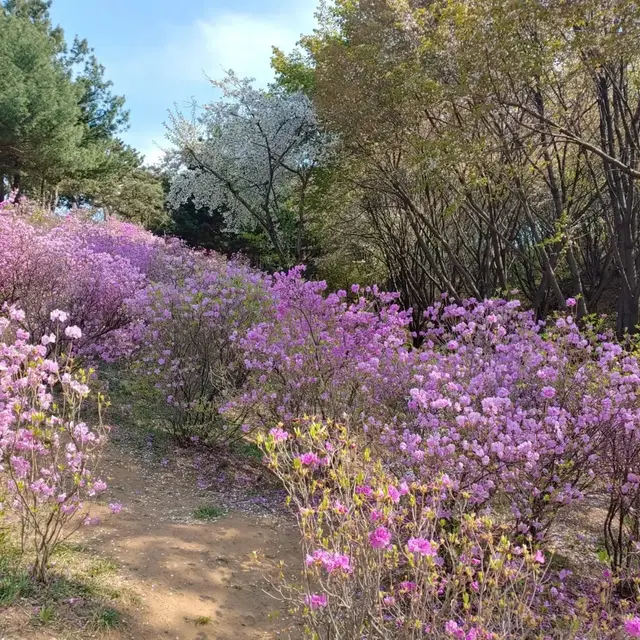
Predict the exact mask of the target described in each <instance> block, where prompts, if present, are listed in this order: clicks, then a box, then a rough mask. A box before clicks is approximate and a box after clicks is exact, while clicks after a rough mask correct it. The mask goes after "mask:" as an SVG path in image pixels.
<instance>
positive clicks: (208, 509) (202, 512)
mask: <svg viewBox="0 0 640 640" xmlns="http://www.w3.org/2000/svg"><path fill="white" fill-rule="evenodd" d="M226 513H227V510H226V509H224V508H223V507H216V506H215V505H207V506H203V507H198V508H197V509H196V510H195V511H194V512H193V517H194V518H195V519H196V520H204V521H208V520H215V519H216V518H221V517H222V516H224V515H225V514H226Z"/></svg>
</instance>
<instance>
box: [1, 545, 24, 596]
mask: <svg viewBox="0 0 640 640" xmlns="http://www.w3.org/2000/svg"><path fill="white" fill-rule="evenodd" d="M0 553H1V551H0ZM31 591H32V585H31V580H30V579H29V574H28V573H27V572H26V571H20V570H18V571H14V572H10V573H7V574H5V575H3V576H2V578H0V607H8V606H10V605H12V604H13V603H14V602H15V601H16V600H18V599H19V598H25V597H26V596H28V595H29V594H30V593H31Z"/></svg>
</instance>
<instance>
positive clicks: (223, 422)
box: [130, 258, 268, 444]
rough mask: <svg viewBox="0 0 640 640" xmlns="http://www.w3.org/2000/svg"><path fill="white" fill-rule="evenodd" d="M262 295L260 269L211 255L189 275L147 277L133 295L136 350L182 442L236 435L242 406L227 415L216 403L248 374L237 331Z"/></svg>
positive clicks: (261, 304) (257, 310)
mask: <svg viewBox="0 0 640 640" xmlns="http://www.w3.org/2000/svg"><path fill="white" fill-rule="evenodd" d="M178 276H179V274H178ZM267 303H268V297H267V291H266V286H265V281H264V277H263V276H262V275H261V274H259V273H257V272H254V271H251V270H250V269H248V268H246V267H244V266H242V265H241V264H238V263H236V262H227V261H225V260H222V259H214V258H210V259H208V260H205V259H201V260H199V261H196V260H194V261H193V263H192V269H191V271H190V273H189V274H188V275H186V276H184V277H176V278H175V281H166V282H158V283H154V284H150V285H149V286H148V287H146V288H145V289H143V290H141V291H139V292H138V294H137V295H136V296H135V298H133V299H132V301H131V303H130V304H131V307H132V309H133V310H135V313H137V314H138V316H139V317H140V318H141V319H142V322H143V327H144V329H143V331H142V333H141V336H140V341H139V345H140V348H139V351H138V353H137V357H138V359H139V361H140V363H141V366H142V369H143V371H144V372H145V373H146V374H147V375H149V376H150V379H151V380H152V381H153V383H154V385H155V386H156V387H157V388H158V389H160V390H161V392H162V393H163V395H164V396H165V397H166V402H167V405H168V415H169V420H170V424H171V428H172V431H173V433H174V435H175V436H176V438H177V439H178V440H179V441H180V442H182V443H186V442H189V441H190V440H198V441H202V442H207V443H208V444H219V443H223V442H226V443H230V442H233V441H235V440H237V439H238V438H241V437H242V435H243V430H242V427H243V426H245V424H246V423H245V422H244V421H243V419H242V418H243V414H242V413H236V414H235V415H234V416H227V418H226V419H225V418H223V416H222V415H221V414H220V408H221V406H222V405H223V404H225V403H226V402H228V401H229V398H230V396H231V395H232V394H233V393H235V392H237V390H238V389H239V388H240V387H241V386H242V385H243V383H244V381H245V377H246V369H245V364H244V356H243V353H242V351H241V350H240V348H239V347H238V343H237V336H238V335H239V334H242V333H244V332H245V331H247V330H248V328H249V327H250V326H252V324H253V323H255V322H256V321H258V320H259V318H260V317H261V316H262V314H263V313H265V311H266V307H267ZM245 431H246V427H245Z"/></svg>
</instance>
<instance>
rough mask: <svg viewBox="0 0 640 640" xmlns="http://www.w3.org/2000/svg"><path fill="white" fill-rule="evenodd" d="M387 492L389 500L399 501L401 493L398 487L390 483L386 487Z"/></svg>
mask: <svg viewBox="0 0 640 640" xmlns="http://www.w3.org/2000/svg"><path fill="white" fill-rule="evenodd" d="M387 493H388V494H389V498H390V499H391V502H393V503H398V502H400V496H401V495H402V494H401V492H400V491H398V489H396V488H395V487H394V486H393V485H392V484H390V485H389V487H388V488H387Z"/></svg>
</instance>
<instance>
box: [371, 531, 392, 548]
mask: <svg viewBox="0 0 640 640" xmlns="http://www.w3.org/2000/svg"><path fill="white" fill-rule="evenodd" d="M390 543H391V533H390V531H389V530H388V529H387V528H386V527H378V528H377V529H376V530H375V531H372V532H371V533H370V534H369V544H370V545H371V546H372V547H373V548H374V549H386V548H387V547H388V546H389V544H390Z"/></svg>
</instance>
